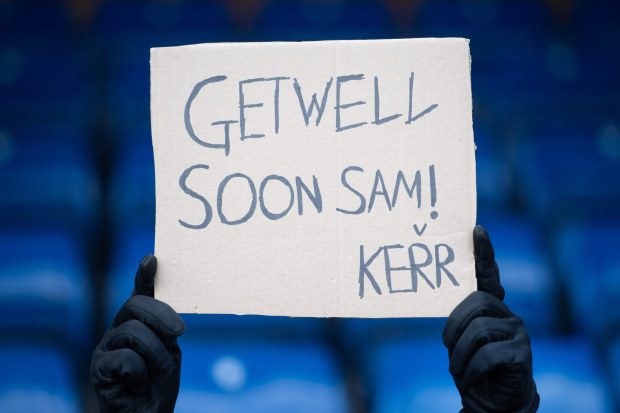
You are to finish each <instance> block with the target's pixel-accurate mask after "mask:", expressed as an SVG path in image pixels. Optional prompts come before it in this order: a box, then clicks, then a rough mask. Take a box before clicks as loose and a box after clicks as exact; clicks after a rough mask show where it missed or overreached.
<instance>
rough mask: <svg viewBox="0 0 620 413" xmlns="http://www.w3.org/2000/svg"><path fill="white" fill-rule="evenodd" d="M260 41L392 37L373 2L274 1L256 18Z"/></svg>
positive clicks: (382, 12)
mask: <svg viewBox="0 0 620 413" xmlns="http://www.w3.org/2000/svg"><path fill="white" fill-rule="evenodd" d="M257 24H258V26H259V27H258V30H259V33H258V39H259V40H262V41H274V40H275V41H300V40H340V39H381V38H389V37H392V36H393V31H392V27H391V21H390V16H389V14H388V11H387V9H386V8H385V7H383V5H381V4H380V2H377V1H373V0H363V1H350V0H340V1H336V2H321V1H310V0H302V1H286V0H281V1H274V2H272V3H271V4H268V5H267V6H266V7H265V8H264V9H263V10H262V12H261V14H260V16H259V18H258V23H257Z"/></svg>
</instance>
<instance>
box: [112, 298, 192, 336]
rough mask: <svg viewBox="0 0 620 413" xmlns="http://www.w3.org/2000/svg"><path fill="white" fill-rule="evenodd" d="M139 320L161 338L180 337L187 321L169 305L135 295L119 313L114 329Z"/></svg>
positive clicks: (113, 325) (115, 319)
mask: <svg viewBox="0 0 620 413" xmlns="http://www.w3.org/2000/svg"><path fill="white" fill-rule="evenodd" d="M133 319H137V320H140V321H142V322H143V323H144V324H146V325H147V326H149V327H150V328H152V329H153V330H154V331H155V332H156V333H157V334H159V335H161V336H173V337H178V336H180V335H181V334H183V332H184V331H185V321H183V319H182V318H181V316H179V315H178V314H177V312H176V311H174V310H173V309H172V307H170V306H169V305H168V304H166V303H164V302H162V301H159V300H156V299H154V298H151V297H147V296H144V295H134V296H133V297H131V298H130V299H129V300H127V302H125V304H123V306H122V307H121V309H120V310H119V311H118V314H116V317H115V318H114V321H113V322H112V327H118V326H120V325H121V324H123V323H125V322H127V321H129V320H133Z"/></svg>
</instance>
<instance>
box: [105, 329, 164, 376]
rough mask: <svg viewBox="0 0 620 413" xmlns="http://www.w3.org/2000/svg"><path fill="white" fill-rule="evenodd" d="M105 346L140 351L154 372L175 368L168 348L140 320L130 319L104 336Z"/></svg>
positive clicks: (111, 348)
mask: <svg viewBox="0 0 620 413" xmlns="http://www.w3.org/2000/svg"><path fill="white" fill-rule="evenodd" d="M104 340H105V343H104V348H105V349H106V350H116V349H120V348H130V349H132V350H134V351H135V352H136V353H138V354H139V355H140V356H141V357H142V358H143V359H144V360H145V361H146V363H147V365H148V366H149V368H150V369H152V371H153V372H154V373H158V374H161V373H166V374H167V373H169V372H171V371H172V369H173V368H174V366H175V365H174V360H173V359H172V356H171V355H170V353H169V352H168V349H167V348H166V346H165V345H164V343H162V341H161V340H160V339H159V337H157V335H156V334H155V333H154V332H153V331H151V330H150V329H149V328H148V327H147V326H145V325H144V324H142V323H141V322H140V321H138V320H129V321H127V322H126V323H123V324H121V325H120V326H119V327H118V328H115V329H114V330H112V331H110V332H109V333H108V334H107V337H104Z"/></svg>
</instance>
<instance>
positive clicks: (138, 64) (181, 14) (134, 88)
mask: <svg viewBox="0 0 620 413" xmlns="http://www.w3.org/2000/svg"><path fill="white" fill-rule="evenodd" d="M227 23H228V18H227V15H226V14H225V11H224V10H223V7H222V5H221V4H219V3H218V2H215V1H183V2H161V1H149V0H132V1H108V2H106V3H105V4H104V5H103V6H102V8H101V10H100V12H99V13H98V14H97V17H96V21H95V23H94V31H95V39H96V43H97V47H98V49H99V50H100V55H101V61H100V62H99V63H100V67H101V70H102V74H103V77H104V79H105V80H104V90H105V97H104V99H105V104H106V107H107V112H108V121H109V122H110V124H111V125H112V126H113V132H114V133H116V132H117V131H118V129H119V128H120V129H122V127H123V126H124V125H125V124H126V123H127V122H134V121H136V120H139V121H147V122H148V119H149V113H150V112H149V98H150V70H149V61H150V57H149V56H150V48H151V47H164V46H180V45H186V44H196V43H208V42H217V41H225V40H229V39H230V33H229V25H228V24H227ZM113 137H115V138H116V139H118V135H114V136H113Z"/></svg>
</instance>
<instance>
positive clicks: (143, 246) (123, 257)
mask: <svg viewBox="0 0 620 413" xmlns="http://www.w3.org/2000/svg"><path fill="white" fill-rule="evenodd" d="M154 245H155V238H154V232H153V226H152V224H151V225H150V226H149V225H145V226H142V227H140V226H137V225H136V226H125V227H119V228H117V230H116V233H115V236H114V238H113V240H112V250H111V260H110V269H109V272H108V276H107V278H106V282H105V288H104V291H105V292H104V313H105V320H106V325H109V324H110V323H111V322H112V320H113V318H114V315H115V314H116V312H117V311H118V309H119V308H120V307H121V306H122V305H123V303H124V302H125V301H126V300H127V299H128V298H129V296H130V295H131V292H132V291H133V287H134V277H135V274H136V270H137V268H138V264H139V263H140V260H141V259H142V257H144V256H145V255H146V254H150V253H153V247H154ZM182 316H183V318H184V319H185V321H186V324H187V332H197V333H200V334H203V335H205V336H208V337H215V338H217V337H263V338H265V337H271V338H274V337H322V336H325V335H326V329H327V325H326V321H325V320H324V319H322V318H300V317H270V316H258V315H244V316H238V315H232V314H225V315H222V314H217V315H211V314H209V315H197V314H183V315H182Z"/></svg>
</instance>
